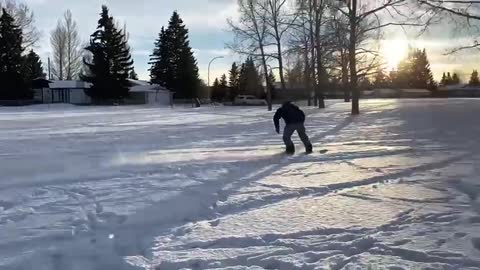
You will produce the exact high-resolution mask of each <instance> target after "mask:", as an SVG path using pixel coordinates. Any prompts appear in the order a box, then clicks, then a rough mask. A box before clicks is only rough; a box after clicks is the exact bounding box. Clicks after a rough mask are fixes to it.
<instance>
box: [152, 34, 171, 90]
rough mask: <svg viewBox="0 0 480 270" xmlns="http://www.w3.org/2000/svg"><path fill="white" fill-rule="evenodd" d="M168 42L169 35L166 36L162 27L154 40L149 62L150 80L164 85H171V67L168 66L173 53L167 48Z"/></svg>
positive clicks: (168, 46)
mask: <svg viewBox="0 0 480 270" xmlns="http://www.w3.org/2000/svg"><path fill="white" fill-rule="evenodd" d="M170 43H171V41H170V37H169V36H167V33H166V32H165V28H164V27H162V29H161V30H160V33H159V35H158V39H157V40H156V41H155V47H154V49H153V54H152V55H150V62H149V64H150V65H152V67H151V68H150V80H151V81H152V82H153V83H156V84H160V85H161V86H164V87H167V85H168V86H171V85H173V77H172V76H173V67H172V66H170V63H171V62H173V54H172V52H171V51H170V49H169V48H170ZM167 88H168V87H167Z"/></svg>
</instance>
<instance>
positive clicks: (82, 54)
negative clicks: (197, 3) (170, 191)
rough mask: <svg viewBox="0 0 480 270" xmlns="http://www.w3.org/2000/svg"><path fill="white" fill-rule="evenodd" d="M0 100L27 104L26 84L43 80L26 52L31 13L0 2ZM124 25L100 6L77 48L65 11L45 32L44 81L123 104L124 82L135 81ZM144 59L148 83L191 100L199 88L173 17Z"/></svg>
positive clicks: (34, 34) (32, 33) (33, 37)
mask: <svg viewBox="0 0 480 270" xmlns="http://www.w3.org/2000/svg"><path fill="white" fill-rule="evenodd" d="M0 10H1V14H0V15H1V16H0V81H1V82H2V86H1V88H0V99H5V100H20V99H31V98H33V91H32V80H34V79H36V78H39V77H45V76H46V74H44V70H43V67H42V62H41V61H40V57H39V56H38V55H37V54H36V53H35V52H34V51H33V50H32V49H31V48H33V47H34V45H35V43H36V42H38V40H39V32H38V31H37V30H36V28H35V20H34V16H33V12H31V11H30V9H29V8H28V6H26V5H24V4H22V5H17V4H16V2H15V1H14V0H7V1H6V2H3V1H1V0H0ZM128 41H129V33H128V31H127V27H126V25H123V26H120V24H119V22H118V21H117V20H116V19H115V18H114V17H113V16H111V15H110V13H109V9H108V8H107V6H102V9H101V12H100V18H99V20H98V24H97V28H96V30H95V31H94V32H93V33H92V34H91V35H90V38H89V41H88V44H87V45H82V41H81V38H80V36H79V33H78V27H77V23H76V22H75V20H74V19H73V15H72V13H71V12H70V11H69V10H67V11H66V12H65V14H64V17H63V18H62V19H60V20H59V21H58V23H57V26H56V28H55V29H54V30H53V31H52V32H51V36H50V44H51V49H52V59H51V69H49V74H48V77H47V79H56V80H75V79H82V80H84V81H87V82H90V83H91V84H92V87H91V88H90V89H89V90H88V92H87V94H88V95H89V96H90V97H92V99H93V100H94V101H98V102H105V101H109V100H119V99H123V98H126V97H127V96H128V94H129V87H130V81H129V79H138V76H137V74H136V72H135V70H134V66H133V64H134V62H133V59H132V56H131V52H132V48H131V47H130V46H129V44H128ZM154 44H155V48H154V50H153V52H152V55H151V57H150V61H149V64H150V65H151V68H150V69H149V71H150V77H151V82H152V83H156V84H160V85H161V86H164V87H166V88H167V89H169V90H171V91H173V92H175V97H176V98H185V99H190V98H194V97H197V95H198V93H199V91H200V90H201V89H202V88H203V87H204V86H203V84H202V81H201V80H200V79H199V74H198V67H197V62H196V59H195V57H194V55H193V52H192V48H191V46H190V43H189V36H188V29H187V28H186V26H185V25H184V23H183V21H182V19H181V18H180V15H179V14H178V13H177V12H174V13H173V15H172V17H171V19H170V21H169V23H168V27H166V28H164V27H162V28H161V29H160V34H159V38H158V39H157V40H156V41H155V43H154Z"/></svg>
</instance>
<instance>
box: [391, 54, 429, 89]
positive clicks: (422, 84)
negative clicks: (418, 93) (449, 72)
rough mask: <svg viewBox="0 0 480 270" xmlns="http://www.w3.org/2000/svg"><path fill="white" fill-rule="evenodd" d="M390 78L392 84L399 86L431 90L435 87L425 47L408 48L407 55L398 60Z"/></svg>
mask: <svg viewBox="0 0 480 270" xmlns="http://www.w3.org/2000/svg"><path fill="white" fill-rule="evenodd" d="M392 78H393V79H394V81H393V83H394V86H396V87H399V88H420V89H430V90H433V89H434V88H435V87H436V83H435V81H434V79H433V75H432V71H431V69H430V63H429V61H428V57H427V53H426V51H425V49H423V50H420V49H413V48H410V49H409V53H408V56H407V57H406V58H405V59H404V60H402V61H401V62H400V64H399V66H398V71H397V73H396V74H395V76H392Z"/></svg>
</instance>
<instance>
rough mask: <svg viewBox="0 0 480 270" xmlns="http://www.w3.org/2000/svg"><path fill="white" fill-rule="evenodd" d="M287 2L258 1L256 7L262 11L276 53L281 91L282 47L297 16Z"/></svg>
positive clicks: (283, 85)
mask: <svg viewBox="0 0 480 270" xmlns="http://www.w3.org/2000/svg"><path fill="white" fill-rule="evenodd" d="M289 3H290V1H288V0H259V1H258V5H259V7H261V8H262V9H263V11H264V12H263V14H265V15H266V18H265V19H264V20H265V22H266V23H267V25H268V28H269V29H268V32H267V33H268V34H269V35H271V36H272V39H273V41H274V43H275V47H276V50H277V53H276V54H275V58H276V59H277V61H278V72H279V77H280V82H281V85H282V89H285V88H286V85H285V76H284V60H283V58H284V57H283V53H284V52H283V45H284V43H285V40H284V37H285V34H286V33H287V32H288V31H289V30H290V29H291V28H292V27H293V26H294V23H295V21H296V20H297V18H298V14H296V13H295V12H292V11H293V9H292V7H289Z"/></svg>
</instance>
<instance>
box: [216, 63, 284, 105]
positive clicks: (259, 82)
mask: <svg viewBox="0 0 480 270" xmlns="http://www.w3.org/2000/svg"><path fill="white" fill-rule="evenodd" d="M267 79H268V85H269V86H270V87H272V88H273V83H275V80H276V79H275V76H274V74H273V72H272V71H270V73H269V75H268V77H267ZM264 82H265V80H264V79H263V78H262V75H261V73H260V72H259V70H258V68H257V67H256V65H255V61H254V60H253V58H252V57H247V59H246V60H245V62H244V63H242V65H241V66H240V67H239V66H238V65H237V63H235V62H234V63H233V64H232V67H231V69H230V71H229V74H228V81H227V75H225V74H223V75H222V76H221V77H220V79H218V78H217V79H215V81H214V83H213V87H212V91H211V92H212V94H211V97H212V99H213V100H215V101H224V100H229V101H233V100H234V98H235V97H236V96H237V95H252V96H256V97H258V98H266V92H265V90H264V86H263V84H264Z"/></svg>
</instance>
